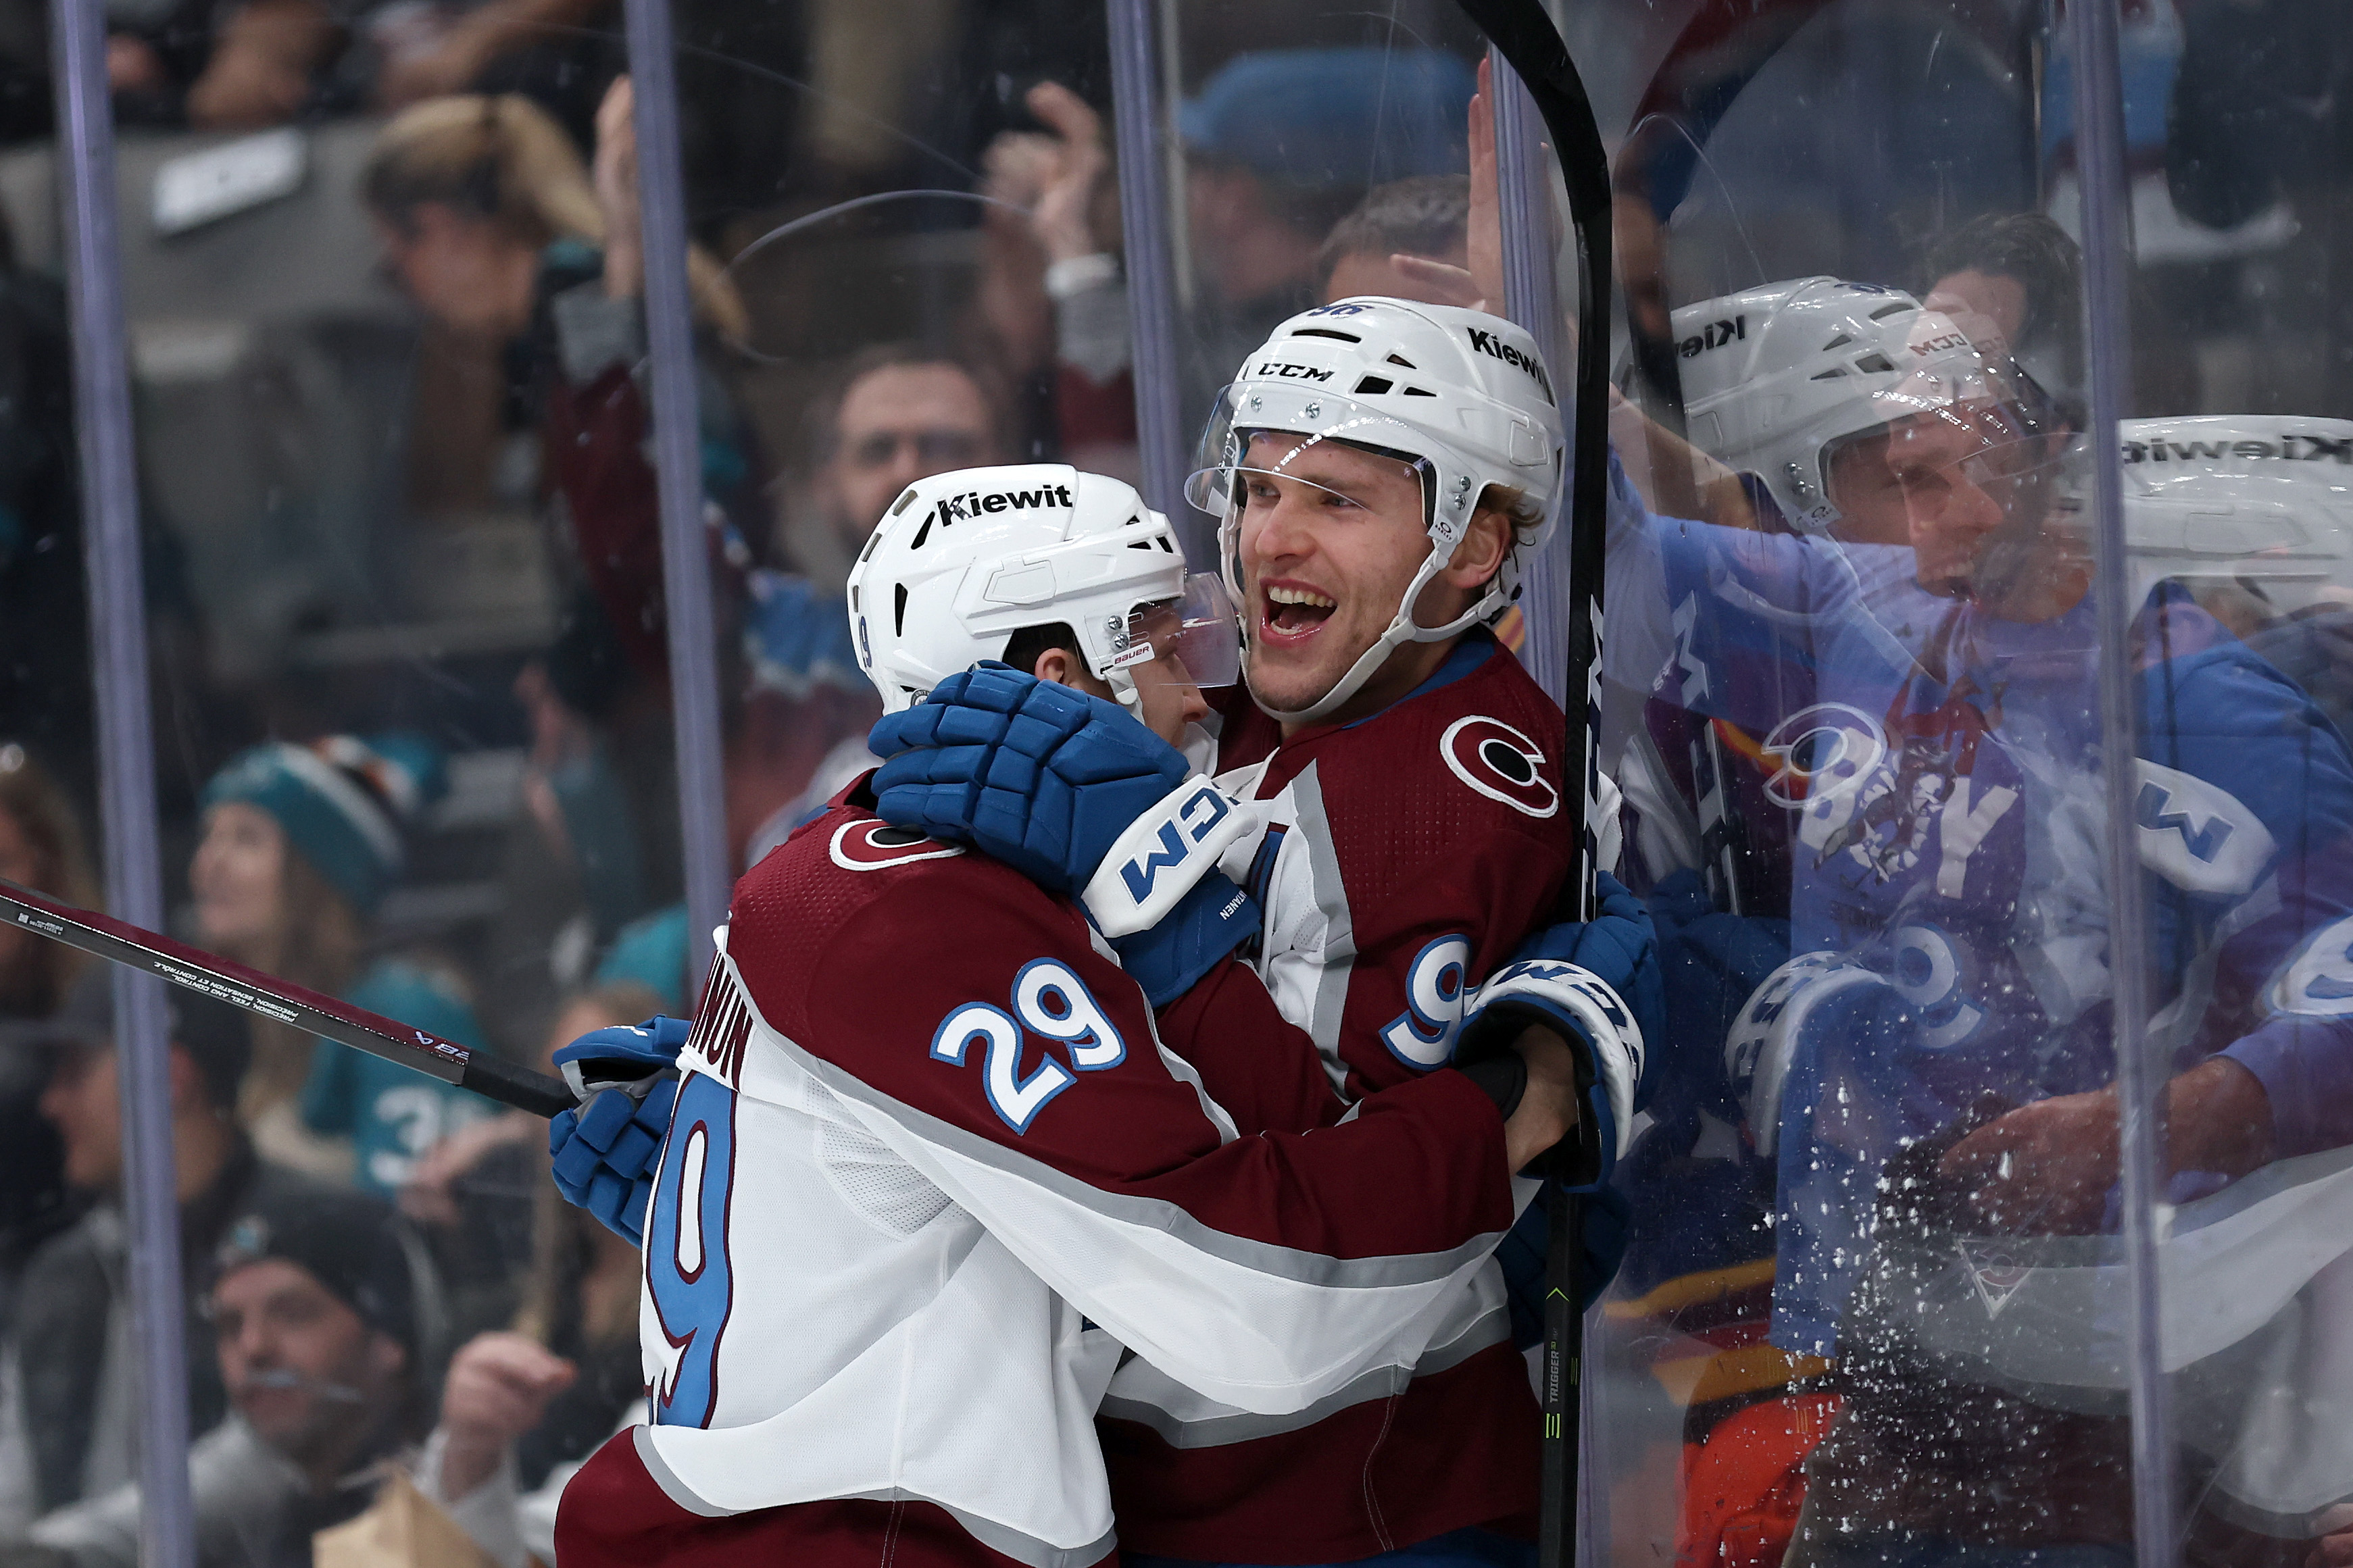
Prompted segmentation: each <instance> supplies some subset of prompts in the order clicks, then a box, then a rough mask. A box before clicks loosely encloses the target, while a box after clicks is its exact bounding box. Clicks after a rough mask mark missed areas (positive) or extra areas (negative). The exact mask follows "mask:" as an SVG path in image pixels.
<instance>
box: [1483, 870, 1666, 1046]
mask: <svg viewBox="0 0 2353 1568" xmlns="http://www.w3.org/2000/svg"><path fill="white" fill-rule="evenodd" d="M1596 891H1597V892H1598V893H1599V899H1598V900H1596V901H1597V903H1598V904H1599V910H1600V912H1599V914H1597V915H1596V916H1595V917H1594V918H1593V919H1592V920H1590V921H1563V922H1562V923H1561V924H1559V925H1556V926H1547V927H1546V928H1545V929H1544V930H1542V931H1537V932H1536V933H1535V935H1534V936H1531V937H1529V938H1528V940H1527V941H1525V942H1522V943H1521V944H1520V950H1519V952H1516V953H1514V954H1513V955H1512V956H1513V960H1514V963H1521V962H1525V961H1527V960H1531V959H1547V958H1548V959H1559V960H1563V961H1565V962H1567V963H1574V964H1576V965H1577V967H1578V968H1580V969H1585V970H1589V971H1591V972H1592V973H1594V974H1595V975H1597V976H1599V978H1600V980H1601V982H1602V983H1603V984H1606V985H1608V986H1609V989H1610V990H1612V991H1614V992H1616V993H1617V994H1618V998H1619V1000H1620V1003H1622V1004H1623V1005H1624V1006H1625V1007H1626V1009H1627V1011H1629V1012H1630V1013H1631V1014H1632V1015H1633V1016H1634V1023H1635V1025H1636V1026H1637V1027H1638V1028H1640V1029H1641V1032H1642V1037H1643V1038H1645V1039H1651V1040H1658V1039H1664V1038H1665V1037H1666V1021H1667V990H1666V981H1665V976H1664V972H1663V970H1662V966H1661V964H1660V963H1659V942H1658V933H1657V930H1656V927H1655V926H1654V925H1653V923H1652V921H1651V911H1650V910H1649V909H1648V908H1647V907H1646V906H1645V905H1644V904H1643V902H1642V900H1640V899H1638V898H1636V897H1635V896H1634V895H1633V894H1632V893H1630V892H1628V891H1627V890H1626V888H1625V885H1624V884H1623V883H1621V882H1620V881H1619V880H1618V879H1617V878H1615V877H1612V876H1610V875H1609V873H1608V872H1606V871H1605V872H1603V873H1601V875H1600V877H1599V879H1597V887H1596Z"/></svg>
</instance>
